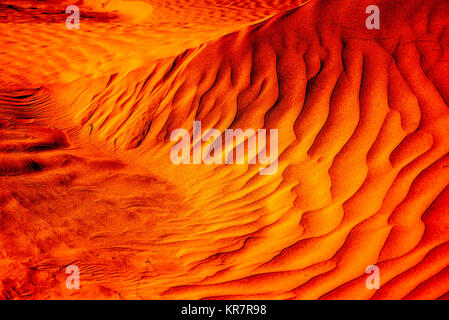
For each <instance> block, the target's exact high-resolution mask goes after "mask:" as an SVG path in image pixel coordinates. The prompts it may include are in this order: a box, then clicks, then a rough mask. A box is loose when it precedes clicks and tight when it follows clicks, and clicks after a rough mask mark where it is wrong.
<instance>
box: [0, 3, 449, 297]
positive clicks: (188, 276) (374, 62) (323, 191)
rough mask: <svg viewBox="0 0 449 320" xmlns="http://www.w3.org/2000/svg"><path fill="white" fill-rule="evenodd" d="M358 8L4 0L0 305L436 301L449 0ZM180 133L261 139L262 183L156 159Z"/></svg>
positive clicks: (443, 270)
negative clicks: (259, 135)
mask: <svg viewBox="0 0 449 320" xmlns="http://www.w3.org/2000/svg"><path fill="white" fill-rule="evenodd" d="M16 2H17V3H16ZM370 4H371V3H370V2H369V1H347V2H345V5H344V6H343V5H341V2H340V1H336V0H335V1H331V0H329V1H315V0H312V1H309V2H304V3H303V2H302V1H245V2H237V1H224V0H223V1H221V0H220V1H219V0H217V1H210V0H204V1H189V0H184V1H159V0H154V1H151V0H148V1H131V2H130V3H128V1H106V3H105V4H104V5H102V3H101V2H100V1H80V2H79V3H78V4H77V5H79V6H80V8H81V12H83V10H84V13H82V16H81V29H80V30H67V29H65V25H64V21H65V17H66V16H67V15H65V14H62V15H61V14H59V13H58V14H57V12H59V11H61V10H60V8H61V7H62V8H65V5H67V2H65V1H52V3H50V4H46V5H43V4H40V3H37V2H33V1H29V2H26V3H25V4H24V2H19V1H6V4H5V5H2V8H1V9H2V10H3V11H4V12H6V15H5V16H2V18H0V22H1V23H0V30H1V31H0V32H1V33H2V37H1V41H2V48H7V50H5V51H3V52H1V53H0V55H1V58H2V59H0V61H1V62H0V63H1V67H2V70H4V73H5V75H4V77H3V80H2V81H1V83H0V84H1V85H0V185H1V188H0V208H1V215H0V226H1V228H0V257H1V259H0V283H1V284H0V297H1V298H4V299H41V298H53V299H55V298H73V299H85V298H93V299H97V298H108V299H133V298H138V299H218V298H220V299H233V298H236V299H438V298H441V299H445V298H447V297H448V295H449V282H448V281H447V277H448V270H449V269H448V266H449V232H448V231H449V209H448V203H449V188H448V185H449V170H448V168H449V157H448V152H449V139H448V136H447V134H448V132H449V109H448V102H449V84H448V83H449V82H448V81H447V80H448V76H447V74H448V71H449V60H448V58H447V54H448V52H449V50H448V49H449V48H448V43H449V18H448V17H449V5H448V3H447V1H444V0H433V1H417V0H416V1H409V2H407V4H405V3H401V2H400V1H381V2H379V4H378V5H379V7H380V9H381V14H382V20H381V23H382V24H381V28H380V29H379V30H368V29H367V28H366V27H365V19H366V17H367V15H366V13H365V8H366V7H367V6H368V5H370ZM47 6H48V7H47ZM33 8H34V9H33ZM49 8H50V9H51V10H54V12H55V13H54V14H46V13H45V12H47V13H48V11H49V10H50V9H49ZM43 16H48V17H46V18H43ZM33 17H37V18H33ZM83 17H84V18H83ZM193 121H201V123H202V126H203V129H209V128H216V129H218V130H220V132H224V131H225V130H226V129H239V128H240V129H242V130H245V129H249V128H254V129H268V130H269V129H278V130H279V159H278V171H277V173H276V174H274V175H268V176H264V175H260V174H259V170H260V167H261V165H260V164H254V165H253V164H240V165H237V164H236V165H175V164H173V163H172V162H171V161H170V150H171V149H172V147H173V146H174V144H175V142H174V141H171V140H170V133H171V132H173V130H175V129H177V128H185V129H187V130H188V131H189V132H190V133H191V134H192V135H193V128H192V126H193ZM206 145H207V144H206V143H205V142H203V147H205V146H206ZM245 156H246V158H247V159H249V158H250V152H249V151H248V152H247V153H246V154H245ZM72 264H74V265H77V266H78V267H79V268H80V271H81V289H80V290H68V289H67V288H66V286H65V278H66V276H67V275H66V274H65V267H66V266H68V265H72ZM370 265H377V266H378V267H379V269H380V282H381V287H380V289H378V290H370V289H368V288H367V287H366V285H365V283H366V278H367V274H365V270H366V268H367V267H368V266H370Z"/></svg>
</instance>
